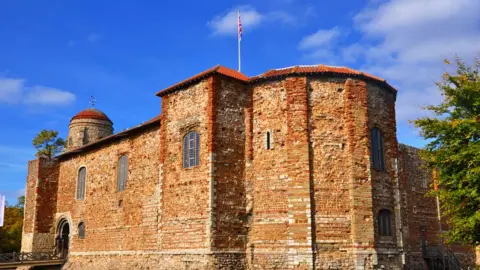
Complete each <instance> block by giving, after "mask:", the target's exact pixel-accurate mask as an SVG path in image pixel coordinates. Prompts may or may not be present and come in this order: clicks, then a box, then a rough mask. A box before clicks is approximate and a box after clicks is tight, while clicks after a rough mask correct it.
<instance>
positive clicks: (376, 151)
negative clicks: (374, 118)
mask: <svg viewBox="0 0 480 270" xmlns="http://www.w3.org/2000/svg"><path fill="white" fill-rule="evenodd" d="M370 140H371V151H372V153H371V154H372V163H373V168H375V169H376V170H379V171H383V170H385V160H384V153H383V136H382V132H381V131H380V130H379V129H378V128H372V130H371V136H370Z"/></svg>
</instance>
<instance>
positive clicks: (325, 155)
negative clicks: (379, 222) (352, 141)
mask: <svg viewBox="0 0 480 270" xmlns="http://www.w3.org/2000/svg"><path fill="white" fill-rule="evenodd" d="M344 84H345V79H327V78H311V79H310V80H309V89H308V90H309V91H308V94H309V97H308V99H309V110H310V117H309V132H310V142H311V145H310V154H311V158H312V166H311V170H312V178H313V187H314V204H312V205H313V210H314V217H315V223H314V225H315V227H314V228H315V231H316V234H315V243H316V246H315V248H316V252H317V253H316V256H317V259H316V263H317V265H318V266H319V268H327V269H328V268H329V267H331V268H348V267H351V266H352V265H353V259H352V258H351V256H350V255H349V254H347V249H348V248H349V247H350V246H351V244H352V243H351V214H352V213H351V205H352V203H351V198H350V193H349V192H350V186H351V184H350V182H351V179H350V172H349V170H348V167H347V166H348V165H347V164H346V163H345V161H346V160H348V159H349V156H350V155H349V152H348V151H347V143H348V137H347V121H345V120H343V121H339V120H340V119H349V118H350V117H349V116H348V117H347V115H346V100H347V99H346V92H345V89H344V88H345V86H344Z"/></svg>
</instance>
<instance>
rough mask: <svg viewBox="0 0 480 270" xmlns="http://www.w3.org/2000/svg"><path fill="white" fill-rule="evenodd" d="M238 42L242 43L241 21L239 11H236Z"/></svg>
mask: <svg viewBox="0 0 480 270" xmlns="http://www.w3.org/2000/svg"><path fill="white" fill-rule="evenodd" d="M238 41H242V20H240V10H239V11H238Z"/></svg>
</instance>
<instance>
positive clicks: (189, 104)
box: [157, 79, 211, 250]
mask: <svg viewBox="0 0 480 270" xmlns="http://www.w3.org/2000/svg"><path fill="white" fill-rule="evenodd" d="M210 91H211V79H204V80H202V81H200V82H198V83H197V84H194V85H192V86H190V87H188V88H187V89H184V90H181V91H178V92H175V93H172V94H170V95H168V96H167V97H166V98H165V97H164V98H163V100H162V104H163V105H162V116H163V120H162V126H163V127H162V134H161V136H162V143H163V144H162V145H161V150H160V152H161V153H162V159H163V163H162V164H161V165H162V172H163V175H162V179H161V181H162V215H161V217H160V220H161V221H160V238H161V243H160V249H162V250H169V249H175V250H177V249H178V250H188V249H206V248H209V246H210V239H209V237H210V236H209V235H208V232H207V230H208V227H210V225H209V219H210V206H209V198H210V188H209V169H210V166H211V165H210V163H209V161H210V152H209V147H210V146H209V142H210V140H211V138H210V136H211V135H210V128H209V117H208V116H209V110H208V109H209V92H210ZM190 130H195V131H197V132H198V133H199V134H200V165H199V166H197V167H193V168H188V169H184V168H183V136H184V135H185V134H186V133H187V132H188V131H190ZM157 149H158V148H157Z"/></svg>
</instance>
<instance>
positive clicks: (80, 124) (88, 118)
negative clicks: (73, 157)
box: [66, 108, 113, 151]
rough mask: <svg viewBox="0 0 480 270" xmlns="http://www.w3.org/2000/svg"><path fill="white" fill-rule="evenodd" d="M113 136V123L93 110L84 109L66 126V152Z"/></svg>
mask: <svg viewBox="0 0 480 270" xmlns="http://www.w3.org/2000/svg"><path fill="white" fill-rule="evenodd" d="M112 134H113V122H112V121H111V120H110V118H108V116H107V115H106V114H105V113H103V112H102V111H100V110H97V109H95V108H89V109H85V110H83V111H81V112H79V113H78V114H77V115H75V116H74V117H72V120H70V125H69V126H68V137H67V147H66V150H67V151H68V150H71V149H73V148H77V147H81V146H83V145H86V144H89V143H92V142H95V141H97V140H100V139H101V138H104V137H107V136H109V135H112Z"/></svg>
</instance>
